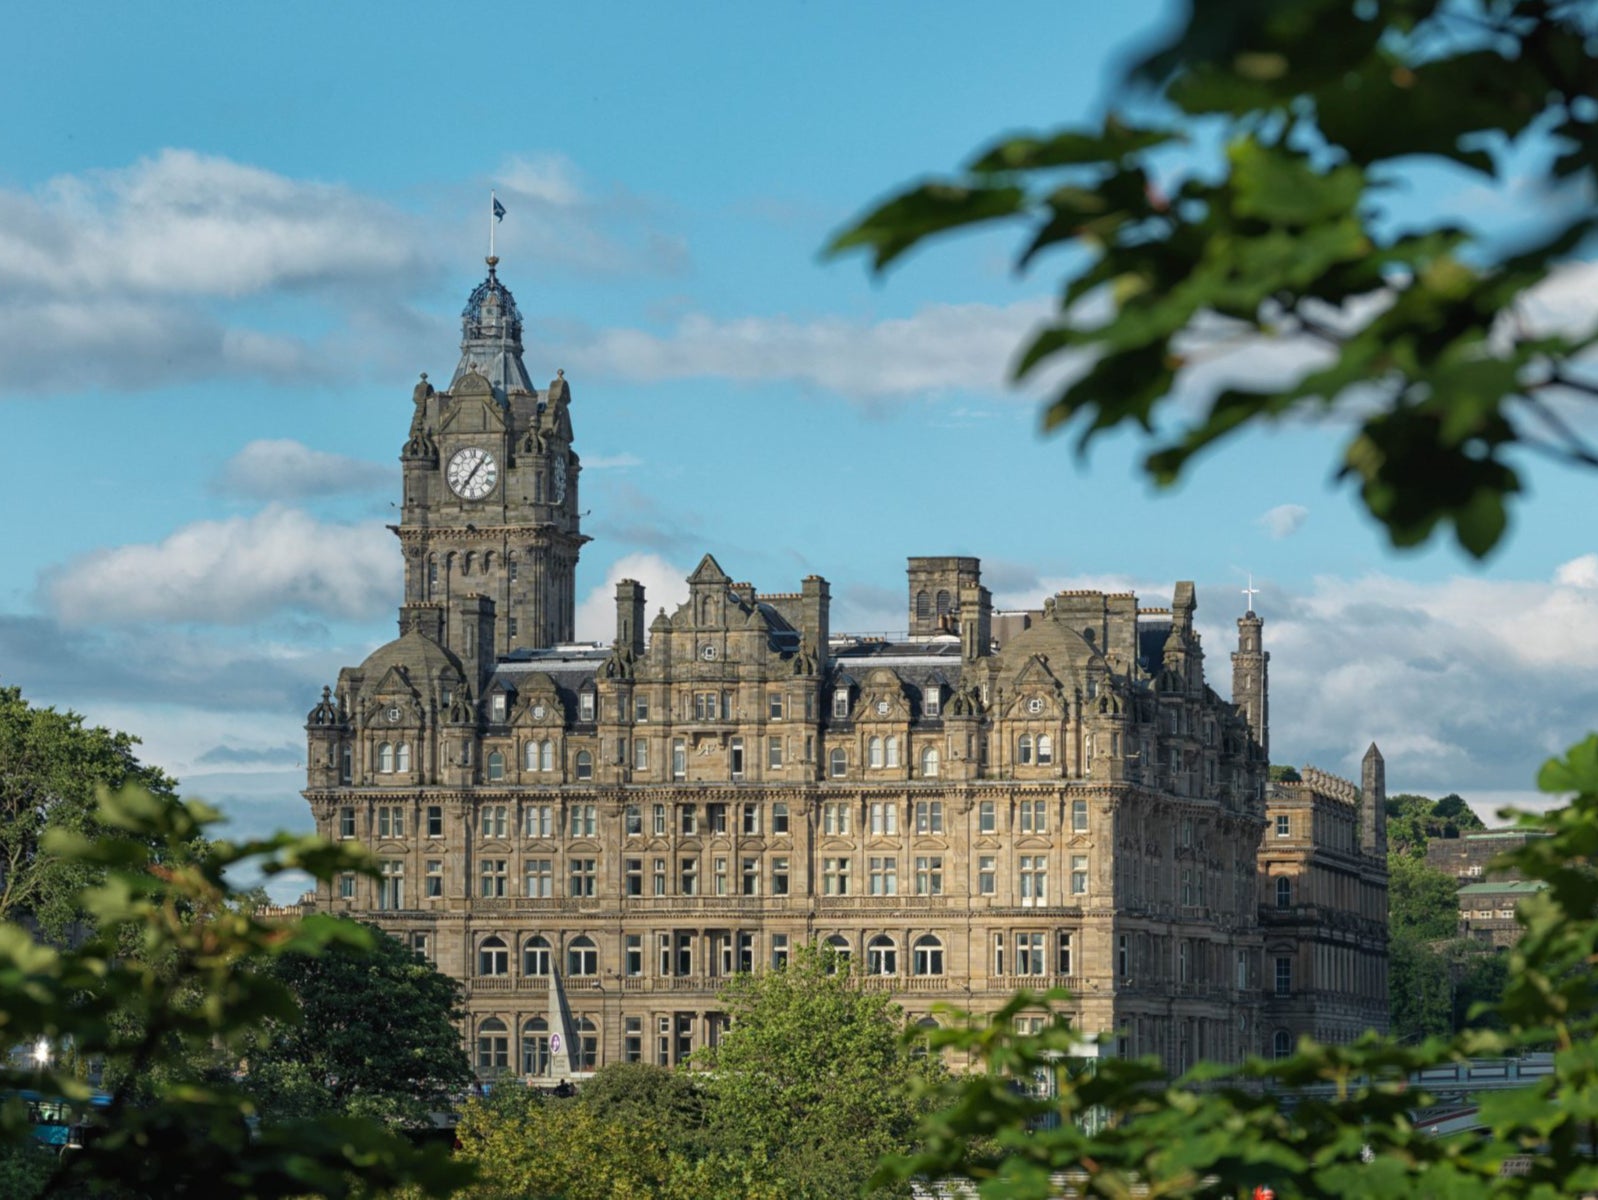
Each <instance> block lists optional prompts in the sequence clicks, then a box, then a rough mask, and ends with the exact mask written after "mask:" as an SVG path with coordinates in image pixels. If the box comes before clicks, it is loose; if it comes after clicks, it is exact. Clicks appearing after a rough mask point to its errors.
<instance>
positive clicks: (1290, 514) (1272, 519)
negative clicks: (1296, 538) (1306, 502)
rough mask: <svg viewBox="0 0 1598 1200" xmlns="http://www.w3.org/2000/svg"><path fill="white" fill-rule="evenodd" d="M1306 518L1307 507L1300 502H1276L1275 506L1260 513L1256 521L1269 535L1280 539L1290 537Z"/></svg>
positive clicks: (1307, 513) (1307, 515) (1307, 516)
mask: <svg viewBox="0 0 1598 1200" xmlns="http://www.w3.org/2000/svg"><path fill="white" fill-rule="evenodd" d="M1308 519H1309V509H1307V508H1305V507H1304V506H1303V505H1302V504H1278V505H1277V506H1276V507H1275V508H1271V509H1267V510H1266V511H1265V512H1263V513H1261V514H1260V516H1259V519H1258V521H1257V522H1256V523H1257V524H1258V525H1260V526H1262V527H1263V528H1264V530H1265V532H1266V533H1268V534H1270V536H1271V537H1273V538H1276V539H1277V540H1278V541H1280V540H1281V539H1282V538H1285V537H1292V536H1293V534H1295V533H1297V532H1298V531H1299V530H1300V529H1301V528H1302V527H1303V525H1304V522H1305V521H1306V520H1308Z"/></svg>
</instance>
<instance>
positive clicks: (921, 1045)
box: [910, 1017, 938, 1058]
mask: <svg viewBox="0 0 1598 1200" xmlns="http://www.w3.org/2000/svg"><path fill="white" fill-rule="evenodd" d="M937 1027H938V1022H937V1019H936V1018H935V1017H922V1018H921V1019H920V1020H919V1021H917V1022H916V1028H917V1029H919V1030H920V1031H921V1036H920V1037H918V1038H917V1039H916V1042H915V1045H914V1046H912V1047H911V1048H910V1057H911V1058H925V1057H926V1056H927V1052H928V1051H929V1050H930V1049H931V1047H930V1046H929V1045H928V1043H927V1035H928V1034H930V1033H931V1032H932V1031H933V1030H934V1029H936V1028H937Z"/></svg>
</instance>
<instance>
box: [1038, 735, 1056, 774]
mask: <svg viewBox="0 0 1598 1200" xmlns="http://www.w3.org/2000/svg"><path fill="white" fill-rule="evenodd" d="M1053 761H1054V739H1053V738H1051V737H1050V736H1049V735H1048V734H1046V733H1040V734H1038V765H1039V766H1044V767H1046V766H1048V765H1049V764H1050V763H1052V762H1053Z"/></svg>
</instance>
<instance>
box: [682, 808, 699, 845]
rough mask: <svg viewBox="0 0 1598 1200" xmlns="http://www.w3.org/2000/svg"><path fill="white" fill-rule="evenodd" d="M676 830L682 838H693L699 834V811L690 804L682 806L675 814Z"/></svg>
mask: <svg viewBox="0 0 1598 1200" xmlns="http://www.w3.org/2000/svg"><path fill="white" fill-rule="evenodd" d="M677 816H678V825H677V828H678V829H680V830H681V831H682V835H683V836H684V837H693V836H694V835H695V834H696V833H698V832H699V811H698V810H697V809H696V808H694V806H693V805H692V804H684V805H683V806H682V807H681V808H680V809H679V810H678V812H677Z"/></svg>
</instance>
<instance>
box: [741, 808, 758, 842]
mask: <svg viewBox="0 0 1598 1200" xmlns="http://www.w3.org/2000/svg"><path fill="white" fill-rule="evenodd" d="M743 833H744V836H745V837H754V836H757V835H758V834H759V833H760V805H758V804H746V805H744V809H743Z"/></svg>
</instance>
